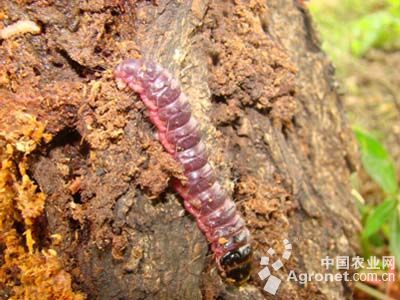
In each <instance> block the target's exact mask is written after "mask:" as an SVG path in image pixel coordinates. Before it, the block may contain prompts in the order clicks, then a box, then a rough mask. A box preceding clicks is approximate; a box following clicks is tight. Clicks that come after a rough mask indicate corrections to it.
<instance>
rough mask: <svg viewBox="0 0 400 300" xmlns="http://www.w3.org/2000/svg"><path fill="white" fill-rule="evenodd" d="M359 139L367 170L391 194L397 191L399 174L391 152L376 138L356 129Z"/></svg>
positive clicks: (362, 157) (362, 158) (363, 161)
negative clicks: (397, 174)
mask: <svg viewBox="0 0 400 300" xmlns="http://www.w3.org/2000/svg"><path fill="white" fill-rule="evenodd" d="M354 133H355V135H356V138H357V141H358V143H359V145H360V151H361V160H362V163H363V166H364V168H365V170H366V171H367V172H368V174H369V175H370V176H371V177H372V179H374V180H375V181H376V182H377V183H378V184H379V186H380V187H381V188H382V189H383V190H384V191H385V193H387V194H389V195H394V194H396V192H397V189H398V186H397V176H396V168H395V166H394V163H393V159H392V158H391V157H390V155H389V153H388V152H387V151H386V149H385V148H384V147H383V145H382V144H381V143H379V142H378V141H377V140H376V139H375V138H373V137H372V136H370V135H369V134H367V133H366V132H363V131H361V130H360V129H354Z"/></svg>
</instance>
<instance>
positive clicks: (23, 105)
mask: <svg viewBox="0 0 400 300" xmlns="http://www.w3.org/2000/svg"><path fill="white" fill-rule="evenodd" d="M1 2H2V3H1V6H2V10H3V11H4V12H5V13H6V15H7V16H8V19H6V20H5V21H4V22H6V23H7V24H11V23H12V21H15V20H19V19H23V18H27V19H30V20H32V21H35V22H36V23H37V24H39V25H40V26H41V28H42V31H41V33H40V34H38V35H30V34H26V35H22V36H19V37H16V38H12V39H7V40H3V41H0V43H1V45H0V61H1V64H2V67H1V71H0V72H2V74H1V75H2V76H3V77H2V76H0V77H1V78H8V80H6V81H5V80H2V81H1V82H0V88H1V90H0V96H1V97H2V99H3V102H4V103H6V107H7V108H6V109H7V111H8V112H9V113H14V112H15V111H17V110H22V109H24V110H26V111H28V112H29V113H31V114H33V115H36V116H38V117H39V118H40V120H42V121H46V122H47V128H48V131H49V132H51V133H52V134H53V135H54V138H53V140H52V142H50V144H49V145H45V146H43V147H41V148H40V149H39V150H38V151H36V152H35V153H34V154H32V155H31V160H30V162H31V163H30V172H31V174H32V176H33V178H34V179H35V180H36V181H37V183H38V184H39V187H40V189H41V190H42V191H44V192H45V193H46V194H47V195H48V198H47V202H46V211H45V215H46V219H47V221H46V222H47V223H46V225H45V231H44V232H43V234H42V235H41V237H42V238H43V240H42V241H41V242H39V245H41V247H43V248H46V247H52V248H55V249H56V250H57V252H58V253H59V256H60V257H61V258H62V259H63V262H64V266H65V270H67V271H68V272H69V273H70V274H72V276H73V279H74V289H75V290H80V291H83V292H84V293H86V294H87V295H88V299H202V298H203V299H217V298H218V299H264V298H265V299H269V298H271V299H345V298H350V295H351V289H350V287H349V286H348V285H347V283H345V282H343V283H342V282H332V283H315V282H313V283H309V284H308V285H307V286H305V287H303V286H301V285H299V284H295V283H293V282H284V284H283V286H282V287H281V288H280V291H279V293H278V297H271V296H269V295H268V294H267V293H265V292H263V291H262V287H263V285H264V283H263V282H261V281H260V280H259V279H258V276H257V272H258V271H259V270H261V267H260V266H259V259H260V257H261V256H262V255H266V254H267V250H268V249H269V248H270V247H273V248H274V249H276V250H277V252H278V254H281V253H282V251H283V243H282V241H283V239H288V240H290V241H291V242H292V244H293V252H292V257H291V259H290V261H289V262H288V263H287V264H286V265H285V267H284V268H283V269H282V270H280V271H279V272H276V273H274V275H276V276H278V277H280V278H282V279H284V278H286V277H285V276H287V273H288V272H289V270H292V269H293V270H295V271H296V272H309V273H311V272H324V268H323V267H322V266H321V263H320V259H321V258H324V257H326V256H330V257H335V256H337V255H347V256H349V255H354V254H355V252H354V251H355V249H356V244H357V230H358V229H359V219H358V218H359V217H358V213H357V210H356V207H355V205H354V203H353V200H352V196H351V194H350V186H349V176H350V173H351V172H352V171H354V165H355V164H356V162H357V159H356V158H355V155H354V153H355V148H354V141H353V138H352V135H351V131H350V130H349V128H348V127H347V124H346V122H345V120H344V113H343V109H342V106H341V102H340V98H339V96H338V94H337V90H336V84H335V80H334V78H333V67H332V66H331V64H330V62H329V61H328V59H327V58H326V56H325V55H324V53H323V52H322V51H321V50H320V48H319V43H318V41H317V39H316V37H315V33H314V30H313V28H312V26H311V20H310V17H309V15H308V12H307V9H306V7H304V6H303V4H301V1H292V0H285V1H282V0H269V1H261V0H248V1H234V0H232V1H203V0H193V1H185V0H182V1H161V0H160V1H154V2H149V1H139V2H136V3H135V2H134V1H124V0H121V1H116V0H115V1H113V0H108V1H107V0H106V1H101V0H87V1H54V3H53V4H51V3H52V2H51V1H48V2H46V1H37V2H28V4H22V3H21V2H23V1H1ZM139 56H144V57H147V58H149V59H153V60H156V61H158V62H159V63H161V64H162V65H163V66H164V67H166V68H168V69H169V70H171V72H172V73H174V74H175V75H176V76H177V77H178V78H179V79H180V81H181V83H182V85H183V88H184V90H185V92H186V94H187V95H188V98H189V101H190V103H191V104H192V107H193V111H194V115H195V116H196V117H197V118H198V119H199V121H200V123H201V125H202V129H203V132H204V136H205V139H206V140H207V145H208V149H209V152H210V156H211V160H212V161H213V163H214V166H215V168H216V170H217V173H218V174H219V177H220V179H221V181H222V182H223V185H224V186H225V187H226V188H227V190H228V191H229V193H230V194H231V195H232V197H233V198H234V199H235V201H237V203H238V206H239V208H240V210H241V211H242V213H243V215H244V217H245V219H246V222H247V223H248V226H249V228H250V229H251V231H252V234H253V237H254V248H255V258H254V265H255V266H254V274H253V276H252V279H251V281H250V282H249V283H248V284H246V285H245V286H243V287H241V288H240V289H238V288H235V287H229V286H227V285H225V284H224V282H223V281H222V280H221V277H220V276H219V275H218V272H217V269H216V267H215V265H214V262H213V260H212V257H210V252H209V251H208V246H207V243H206V240H205V238H204V237H203V236H202V234H201V232H200V231H199V230H198V228H197V226H196V224H195V223H194V220H193V218H191V217H190V216H188V215H187V214H185V213H184V211H183V206H182V200H181V199H179V197H178V196H177V195H175V194H174V193H173V191H172V189H171V188H170V187H169V180H170V178H171V177H172V176H176V177H179V176H180V174H181V173H180V169H179V167H178V166H177V165H176V163H175V162H174V161H173V160H172V159H171V158H170V157H169V156H168V155H167V154H166V153H165V152H164V151H163V149H162V147H161V146H160V145H159V144H158V142H157V141H156V140H155V137H154V136H153V128H151V126H150V124H149V122H148V120H147V119H146V117H145V112H144V110H143V105H142V104H141V102H140V101H137V99H136V98H135V97H136V96H134V95H132V94H129V91H127V90H119V89H118V88H117V86H116V84H115V81H114V79H113V74H112V70H113V68H114V67H115V66H116V64H117V63H118V62H120V61H121V60H122V59H125V58H128V57H139ZM4 74H6V77H4ZM7 101H8V102H7ZM7 103H8V104H7ZM10 103H14V105H10ZM3 106H4V105H3ZM3 109H4V107H3ZM41 226H43V224H42V225H41ZM54 233H58V234H61V235H62V237H63V239H62V243H61V245H59V246H56V245H50V244H48V243H49V242H48V237H49V236H50V235H51V234H54Z"/></svg>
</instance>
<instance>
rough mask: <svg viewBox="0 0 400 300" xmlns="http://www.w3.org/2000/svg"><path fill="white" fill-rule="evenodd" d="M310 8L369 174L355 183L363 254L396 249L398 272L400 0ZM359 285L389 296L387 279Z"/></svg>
mask: <svg viewBox="0 0 400 300" xmlns="http://www.w3.org/2000/svg"><path fill="white" fill-rule="evenodd" d="M309 8H310V11H311V14H312V15H313V19H314V22H315V23H316V27H317V29H318V31H319V34H320V38H321V41H322V48H323V49H324V51H325V52H326V53H327V54H328V56H329V57H330V59H331V60H332V62H333V64H334V65H335V67H336V70H337V78H338V79H339V81H340V82H341V87H342V88H344V90H345V95H344V97H343V100H344V106H345V108H346V112H347V115H348V118H349V120H350V123H351V125H352V126H353V128H354V134H355V137H356V140H357V142H358V144H359V151H360V154H361V161H362V166H363V169H364V171H365V173H367V174H368V175H369V177H370V178H369V179H368V178H363V176H361V177H360V176H359V177H358V180H359V181H360V180H361V181H362V182H361V185H359V186H358V187H357V189H355V190H353V195H354V196H355V198H356V199H357V200H358V202H357V203H358V204H359V208H360V212H361V217H362V225H363V229H362V232H361V236H360V240H361V245H362V250H363V253H362V254H363V255H364V256H365V257H366V258H368V257H369V256H372V255H375V256H382V255H394V256H395V257H396V265H397V273H399V270H400V186H399V178H398V174H397V172H396V163H395V160H394V158H397V163H398V164H399V160H400V156H399V153H400V151H399V147H400V145H399V144H398V142H399V140H400V139H399V138H398V131H396V130H395V129H394V128H395V126H398V125H396V124H398V120H399V118H400V104H399V102H398V100H397V98H399V97H400V96H398V82H399V80H400V79H399V78H398V77H396V76H397V75H396V73H395V72H393V71H392V70H394V68H396V64H395V62H397V61H398V60H397V57H398V53H397V54H396V53H395V52H396V51H397V50H400V1H399V0H344V1H343V0H311V1H310V4H309ZM366 128H368V129H366ZM372 132H373V134H372ZM384 145H387V146H389V147H388V148H389V149H390V152H391V154H390V153H389V151H388V150H387V149H386V148H385V146H384ZM396 154H397V156H396ZM393 157H394V158H393ZM397 166H398V165H397ZM397 170H400V169H399V168H398V169H397ZM360 174H364V173H363V172H361V173H360ZM360 174H359V175H360ZM364 177H365V175H364ZM372 182H375V183H376V184H373V183H372ZM366 186H368V188H366ZM371 186H373V188H372V189H371ZM364 199H365V200H364ZM356 287H357V288H358V289H360V290H362V291H363V292H364V293H366V294H369V295H370V296H371V297H374V298H377V299H378V298H382V299H386V295H385V294H383V293H381V292H382V290H383V289H384V287H382V286H381V287H380V286H376V287H374V288H372V287H370V286H368V285H366V284H364V283H361V282H358V283H357V284H356ZM387 288H388V287H386V289H387Z"/></svg>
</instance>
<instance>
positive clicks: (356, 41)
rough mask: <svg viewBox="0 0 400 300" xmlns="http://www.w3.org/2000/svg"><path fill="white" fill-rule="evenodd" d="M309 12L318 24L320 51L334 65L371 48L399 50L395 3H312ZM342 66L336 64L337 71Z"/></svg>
mask: <svg viewBox="0 0 400 300" xmlns="http://www.w3.org/2000/svg"><path fill="white" fill-rule="evenodd" d="M328 2H329V3H328ZM310 11H311V13H312V14H313V17H314V20H315V22H316V23H317V24H318V29H319V31H320V33H321V36H322V39H323V43H322V46H323V49H324V50H325V51H326V52H327V53H328V54H329V55H330V57H331V58H332V59H333V61H334V62H340V60H342V59H343V58H344V59H346V60H349V59H352V57H351V56H355V57H361V56H363V55H365V54H366V53H367V51H368V50H370V49H372V48H380V49H386V50H394V49H399V48H400V1H398V0H347V1H338V0H332V1H321V0H312V1H311V4H310ZM353 59H354V58H353ZM342 66H343V63H338V64H337V67H338V68H339V71H341V70H340V69H341V67H342Z"/></svg>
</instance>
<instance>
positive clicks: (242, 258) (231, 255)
mask: <svg viewBox="0 0 400 300" xmlns="http://www.w3.org/2000/svg"><path fill="white" fill-rule="evenodd" d="M252 255H253V251H252V248H251V245H250V244H246V245H244V246H242V247H240V248H238V249H236V250H233V251H229V252H228V253H226V254H225V255H224V256H222V257H221V259H220V263H221V266H222V268H223V269H224V271H225V276H226V280H227V281H228V282H230V283H233V284H235V285H241V284H243V283H245V282H246V281H247V280H248V279H249V278H250V273H251V261H252Z"/></svg>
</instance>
